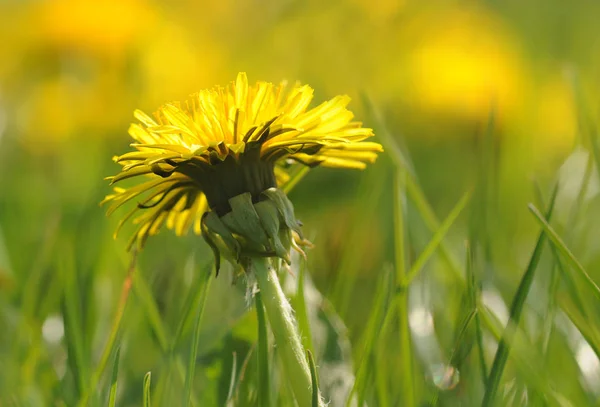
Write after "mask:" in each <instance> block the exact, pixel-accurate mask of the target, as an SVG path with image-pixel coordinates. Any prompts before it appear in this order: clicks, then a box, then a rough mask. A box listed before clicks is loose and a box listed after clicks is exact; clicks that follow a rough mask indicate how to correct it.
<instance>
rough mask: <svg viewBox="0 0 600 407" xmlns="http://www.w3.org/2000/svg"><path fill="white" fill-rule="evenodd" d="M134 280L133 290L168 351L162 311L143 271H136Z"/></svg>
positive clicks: (161, 346)
mask: <svg viewBox="0 0 600 407" xmlns="http://www.w3.org/2000/svg"><path fill="white" fill-rule="evenodd" d="M133 280H134V282H133V292H134V293H135V295H136V297H137V298H138V299H139V300H140V302H141V304H142V308H143V309H144V311H145V312H146V315H147V317H148V321H149V322H150V326H151V327H152V330H153V331H154V334H155V335H156V338H157V339H158V343H159V345H160V348H161V350H162V351H163V352H166V351H167V350H168V349H169V338H168V333H167V329H166V327H165V325H164V323H163V321H162V318H161V316H160V312H159V311H158V306H157V305H156V299H155V298H154V296H153V295H152V290H151V289H150V287H149V286H148V283H147V282H146V279H145V278H144V276H143V275H142V274H141V273H135V276H134V278H133Z"/></svg>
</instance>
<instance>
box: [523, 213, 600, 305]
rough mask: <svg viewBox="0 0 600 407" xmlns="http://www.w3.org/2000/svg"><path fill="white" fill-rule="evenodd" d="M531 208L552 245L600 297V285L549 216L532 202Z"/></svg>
mask: <svg viewBox="0 0 600 407" xmlns="http://www.w3.org/2000/svg"><path fill="white" fill-rule="evenodd" d="M529 210H530V211H531V213H533V215H534V216H535V218H536V219H537V221H538V222H539V224H540V225H541V226H542V228H543V229H544V233H546V235H547V236H548V239H549V240H550V242H551V243H552V245H553V246H554V247H555V248H556V249H557V250H558V252H559V253H560V254H561V255H562V256H563V257H564V258H565V260H567V262H568V263H569V265H570V266H571V267H572V268H573V269H574V270H576V271H577V272H579V274H580V275H581V276H582V277H583V280H584V281H585V283H586V284H587V286H588V287H589V288H590V289H591V290H592V292H593V293H594V295H595V296H596V297H597V298H598V299H600V287H598V285H597V284H596V283H595V282H594V280H593V279H592V278H591V277H590V275H589V274H588V273H587V271H585V268H584V267H583V265H582V264H581V263H580V262H579V260H577V259H576V258H575V256H574V255H573V253H572V252H571V251H570V250H569V248H568V247H567V246H566V245H565V243H564V242H563V241H562V239H561V238H560V237H559V236H558V234H557V233H556V232H555V231H554V229H553V228H552V226H550V224H549V223H548V221H547V220H546V219H549V217H548V216H546V217H545V218H544V216H543V215H542V214H541V213H540V211H539V210H538V209H537V208H536V207H535V206H534V205H532V204H529Z"/></svg>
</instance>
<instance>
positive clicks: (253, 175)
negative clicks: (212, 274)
mask: <svg viewBox="0 0 600 407" xmlns="http://www.w3.org/2000/svg"><path fill="white" fill-rule="evenodd" d="M285 88H286V85H285V83H282V84H280V85H273V84H271V83H268V82H258V83H256V85H254V86H249V85H248V80H247V77H246V74H245V73H240V74H238V76H237V79H236V81H235V82H232V83H231V84H230V86H228V87H226V88H223V87H215V88H213V89H208V90H202V91H200V92H198V93H196V94H193V95H191V96H190V98H189V99H188V100H186V101H184V102H173V103H167V104H165V105H163V106H161V107H160V108H159V109H158V111H157V112H155V113H154V115H153V116H149V115H147V114H145V113H143V112H141V111H139V110H136V111H135V113H134V116H135V118H136V119H137V120H138V121H139V122H138V123H135V124H132V125H131V127H130V128H129V134H130V135H131V137H132V138H133V139H134V140H135V142H134V143H133V144H131V146H132V147H133V148H135V151H132V152H128V153H126V154H123V155H121V156H117V157H115V158H114V160H115V161H116V162H117V163H119V164H121V165H122V168H121V171H120V172H119V173H118V174H117V175H115V176H113V177H108V179H109V180H110V181H111V184H114V183H118V182H120V181H123V180H126V179H128V178H136V179H140V180H143V182H141V183H139V184H137V185H135V186H131V187H129V188H121V187H116V188H114V193H112V194H111V195H108V196H107V197H106V199H105V200H104V201H103V203H110V206H109V208H108V213H109V214H110V213H112V212H113V211H115V210H116V209H117V208H119V207H120V206H121V205H123V204H125V203H126V202H128V201H131V200H135V201H137V205H136V206H135V207H134V208H133V209H132V210H131V211H130V212H129V213H128V214H127V215H126V216H125V217H124V219H123V220H122V221H121V224H120V225H119V228H120V227H121V225H122V224H123V223H124V222H125V221H127V220H128V219H130V218H133V223H135V224H136V225H138V229H137V231H136V233H135V234H134V235H133V236H132V239H131V240H130V245H129V246H131V245H132V244H134V243H136V242H137V245H138V247H139V248H141V247H142V246H143V245H144V242H145V241H146V239H147V237H148V236H151V235H154V234H156V233H158V232H159V230H160V229H161V228H162V227H163V226H165V225H166V227H168V228H170V229H174V230H175V232H176V234H177V235H183V234H185V233H187V231H188V230H189V229H193V230H194V232H195V233H196V234H202V235H203V236H204V238H205V239H207V242H208V243H209V244H210V245H211V247H212V248H213V249H214V250H215V254H216V255H217V260H218V252H219V250H223V248H226V249H227V251H228V252H229V253H230V254H231V256H233V257H234V258H235V259H236V260H238V261H239V260H240V257H243V256H244V255H246V254H248V253H252V254H253V255H262V256H263V257H270V256H273V257H280V258H283V259H286V260H287V255H286V253H287V252H288V251H289V247H290V245H293V239H292V235H293V234H295V233H298V234H300V230H299V223H298V221H296V219H295V218H294V215H293V207H292V205H291V203H290V202H289V201H288V200H287V197H286V196H285V194H284V193H283V192H282V191H281V190H280V189H278V186H280V185H281V184H282V183H283V182H284V181H285V178H286V175H287V174H286V172H285V169H284V165H283V163H285V162H290V160H292V161H295V162H298V163H301V164H304V165H307V166H310V167H313V166H318V165H320V166H326V167H337V168H356V169H362V168H364V167H365V166H366V164H367V163H370V162H373V161H374V160H375V159H376V156H377V153H378V152H380V151H382V147H381V145H379V144H377V143H374V142H370V141H365V140H366V139H368V138H370V137H371V136H372V135H373V132H372V130H371V129H369V128H364V127H362V125H361V123H359V122H355V121H353V114H352V112H350V111H349V110H348V109H347V108H346V106H347V105H348V103H349V101H350V98H349V97H348V96H336V97H334V98H333V99H331V100H328V101H326V102H323V103H321V104H320V105H318V106H317V107H314V108H309V104H310V103H311V101H312V99H313V89H312V88H310V87H309V86H307V85H296V86H294V87H292V88H291V89H290V90H289V91H286V89H285ZM117 231H118V229H117Z"/></svg>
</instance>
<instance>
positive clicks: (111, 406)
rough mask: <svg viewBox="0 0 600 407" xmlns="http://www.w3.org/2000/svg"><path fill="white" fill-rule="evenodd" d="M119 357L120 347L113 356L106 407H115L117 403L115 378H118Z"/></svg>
mask: <svg viewBox="0 0 600 407" xmlns="http://www.w3.org/2000/svg"><path fill="white" fill-rule="evenodd" d="M120 357H121V347H118V348H117V353H116V355H115V364H114V365H113V370H112V376H111V379H110V390H109V393H108V394H109V396H108V407H115V404H116V402H117V377H118V376H119V359H120Z"/></svg>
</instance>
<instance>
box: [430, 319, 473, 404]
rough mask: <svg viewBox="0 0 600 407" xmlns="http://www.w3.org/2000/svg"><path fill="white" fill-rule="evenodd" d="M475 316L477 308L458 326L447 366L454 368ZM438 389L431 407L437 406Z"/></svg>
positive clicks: (437, 388) (439, 389) (438, 388)
mask: <svg viewBox="0 0 600 407" xmlns="http://www.w3.org/2000/svg"><path fill="white" fill-rule="evenodd" d="M476 315H477V308H473V309H472V310H471V311H470V312H469V313H468V314H467V315H466V316H465V318H464V320H463V321H462V323H461V324H460V329H459V330H458V334H457V335H456V340H455V341H454V348H453V349H452V353H451V354H450V362H448V364H449V366H450V367H452V368H454V367H455V366H456V359H457V355H458V353H459V352H458V349H459V348H460V346H461V343H462V342H463V340H464V338H465V337H466V336H467V330H468V328H469V326H470V325H471V323H472V322H473V321H474V320H475V316H476ZM440 391H441V388H440V387H436V390H435V394H434V395H433V399H432V401H431V406H432V407H434V406H436V405H437V402H438V400H439V396H440Z"/></svg>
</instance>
